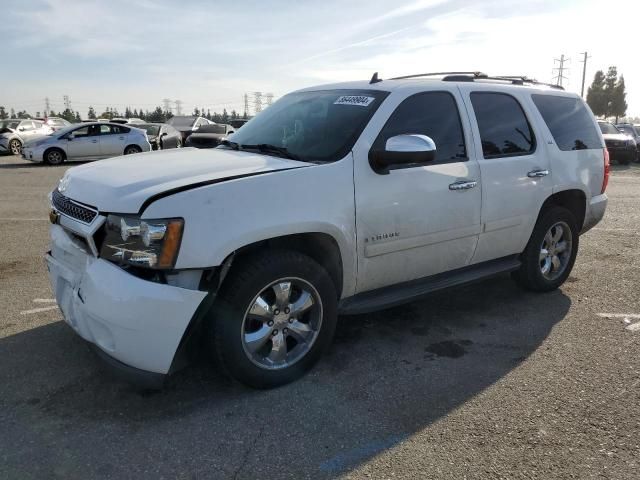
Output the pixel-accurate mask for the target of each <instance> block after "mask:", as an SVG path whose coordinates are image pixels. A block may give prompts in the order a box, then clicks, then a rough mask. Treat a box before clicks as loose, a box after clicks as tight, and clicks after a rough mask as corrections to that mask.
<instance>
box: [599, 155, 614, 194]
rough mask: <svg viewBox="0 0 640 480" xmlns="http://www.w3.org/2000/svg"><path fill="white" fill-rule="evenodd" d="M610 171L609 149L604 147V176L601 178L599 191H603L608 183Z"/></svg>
mask: <svg viewBox="0 0 640 480" xmlns="http://www.w3.org/2000/svg"><path fill="white" fill-rule="evenodd" d="M610 173H611V164H610V163H609V150H607V149H606V148H605V149H604V178H603V179H602V190H600V193H604V191H605V190H606V189H607V185H608V184H609V174H610Z"/></svg>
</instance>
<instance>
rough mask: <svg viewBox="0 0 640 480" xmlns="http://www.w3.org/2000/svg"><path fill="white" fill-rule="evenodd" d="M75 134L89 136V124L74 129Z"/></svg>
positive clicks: (77, 136) (75, 135)
mask: <svg viewBox="0 0 640 480" xmlns="http://www.w3.org/2000/svg"><path fill="white" fill-rule="evenodd" d="M73 136H74V137H75V138H80V137H88V136H89V126H88V125H87V126H86V127H82V128H78V129H77V130H74V131H73Z"/></svg>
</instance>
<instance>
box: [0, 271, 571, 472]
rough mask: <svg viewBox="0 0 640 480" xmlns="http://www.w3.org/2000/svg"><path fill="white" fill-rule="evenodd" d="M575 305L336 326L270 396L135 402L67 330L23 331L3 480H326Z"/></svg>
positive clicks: (426, 311)
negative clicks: (304, 370)
mask: <svg viewBox="0 0 640 480" xmlns="http://www.w3.org/2000/svg"><path fill="white" fill-rule="evenodd" d="M542 299H544V300H543V301H544V307H545V308H544V309H541V308H540V305H541V301H542ZM570 306H571V300H570V299H569V298H568V297H567V296H565V295H564V294H563V293H562V291H556V292H552V293H549V294H544V295H539V294H532V293H527V292H523V291H522V290H520V289H518V288H517V287H515V285H513V284H512V282H511V281H510V280H509V278H508V276H505V277H497V278H495V279H492V280H488V281H486V282H483V283H479V284H476V285H472V286H467V287H462V288H458V289H453V290H449V291H445V292H440V293H438V294H435V295H432V296H431V297H429V298H427V299H425V300H423V301H420V302H415V303H412V304H409V305H406V306H402V307H397V308H394V309H390V310H387V311H384V312H378V313H375V314H370V315H359V316H352V317H342V318H340V323H339V327H338V329H337V333H336V339H335V343H334V345H333V346H332V348H331V349H330V351H329V352H328V353H327V355H326V356H325V357H324V359H323V360H322V361H321V362H320V364H319V365H318V366H317V367H316V368H315V369H313V370H312V371H311V372H310V373H309V374H308V375H307V376H305V377H304V378H302V379H301V380H300V381H298V382H295V383H293V384H291V385H287V386H285V387H282V388H279V389H275V390H269V391H256V390H250V389H247V388H245V387H243V386H241V385H238V384H237V383H235V382H232V381H230V380H228V379H226V378H225V377H223V376H222V375H221V374H219V373H217V372H216V371H215V370H212V369H211V368H209V366H208V364H207V363H206V362H197V363H196V364H195V365H192V366H190V367H188V368H186V369H185V370H183V371H182V372H180V373H178V374H176V375H175V376H174V377H173V378H172V379H171V380H170V381H169V384H168V386H167V387H166V389H165V390H163V391H161V392H156V393H152V392H141V391H138V390H136V389H134V388H132V387H130V386H127V385H125V384H121V383H118V382H116V381H113V380H111V379H110V378H109V377H108V376H106V375H105V374H104V373H103V372H102V371H101V369H100V364H99V361H98V360H97V358H96V357H95V356H94V355H93V353H92V352H90V350H89V348H88V347H87V346H86V344H85V343H84V342H83V341H82V340H80V339H79V338H78V337H77V336H76V335H75V334H74V333H73V332H72V331H71V329H69V328H68V327H67V326H66V325H65V324H64V323H62V322H55V323H52V324H49V325H46V326H42V327H39V328H35V329H32V330H28V331H25V332H23V333H19V334H16V335H13V336H9V337H6V338H4V339H2V340H0V385H2V388H3V390H4V392H5V393H4V394H3V395H2V399H0V412H1V413H0V421H2V423H3V424H4V425H5V426H7V429H6V433H5V434H4V435H2V436H0V437H1V438H0V450H1V451H3V452H4V453H5V456H4V459H5V460H4V466H0V477H1V476H4V477H5V478H12V477H11V476H12V475H15V474H16V473H20V474H22V476H23V477H25V476H29V475H25V473H26V472H29V473H31V474H34V475H36V476H38V475H37V473H38V472H40V474H44V476H46V474H48V473H50V472H57V474H58V475H60V476H62V477H66V478H93V477H104V476H109V477H113V478H123V477H132V476H136V477H137V478H158V477H171V478H177V477H180V478H195V477H198V478H201V477H203V478H230V477H233V478H257V477H262V478H276V477H277V478H281V477H284V476H288V477H290V478H308V477H313V478H336V477H338V476H340V475H342V474H344V473H345V472H348V471H349V470H351V469H353V468H355V467H357V466H358V465H360V464H362V463H363V462H366V461H367V460H368V459H370V458H372V457H373V456H375V455H377V454H379V453H381V452H384V451H386V450H388V449H391V448H393V447H394V446H395V445H396V444H397V443H399V442H400V441H402V440H404V439H406V438H408V437H410V436H411V435H413V434H414V433H416V432H419V431H421V430H423V429H424V428H425V427H427V426H428V425H430V424H431V423H433V422H434V421H436V420H438V419H440V418H442V417H443V416H446V415H447V414H448V413H449V412H451V411H452V410H454V409H455V408H457V407H459V406H460V405H462V404H464V403H465V402H466V401H468V400H470V399H471V398H473V397H474V396H476V395H478V394H479V393H480V392H482V391H483V390H485V389H486V388H488V387H490V386H491V385H493V384H494V383H495V382H497V381H498V380H500V379H501V378H503V377H504V376H505V375H508V374H509V372H511V371H512V370H513V369H516V368H518V366H519V365H520V364H521V363H522V362H524V361H526V359H527V358H528V357H529V355H531V354H532V353H533V352H534V351H535V350H536V349H537V348H538V347H539V346H540V344H541V343H542V342H543V341H544V340H545V338H546V337H547V336H548V335H549V332H550V331H551V329H552V328H553V327H554V325H555V324H556V323H558V322H559V321H561V320H562V319H563V318H564V317H565V315H566V314H567V312H568V310H569V308H570ZM532 381H535V380H534V379H532ZM9 419H10V420H11V421H9ZM27 459H29V460H28V461H27ZM3 469H4V472H3ZM34 472H35V473H34ZM150 472H153V475H151V474H150ZM258 472H259V474H258Z"/></svg>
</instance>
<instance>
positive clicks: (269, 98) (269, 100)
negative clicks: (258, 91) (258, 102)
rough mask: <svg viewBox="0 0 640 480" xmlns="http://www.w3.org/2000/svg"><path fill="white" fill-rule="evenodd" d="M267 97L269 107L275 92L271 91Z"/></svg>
mask: <svg viewBox="0 0 640 480" xmlns="http://www.w3.org/2000/svg"><path fill="white" fill-rule="evenodd" d="M265 97H266V99H267V107H269V106H270V105H271V104H272V103H273V93H271V92H269V93H267V94H266V95H265Z"/></svg>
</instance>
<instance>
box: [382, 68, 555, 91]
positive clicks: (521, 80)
mask: <svg viewBox="0 0 640 480" xmlns="http://www.w3.org/2000/svg"><path fill="white" fill-rule="evenodd" d="M436 76H442V77H443V78H442V80H443V81H445V82H473V81H476V80H500V81H503V82H511V84H512V85H524V84H525V83H528V84H531V85H544V86H547V87H551V88H555V89H558V90H564V88H563V87H562V86H561V85H554V84H552V83H544V82H539V81H537V80H536V79H534V78H529V77H527V76H526V75H498V76H489V75H487V74H486V73H483V72H433V73H418V74H415V75H404V76H402V77H394V78H391V79H390V80H405V79H408V78H420V77H436Z"/></svg>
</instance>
